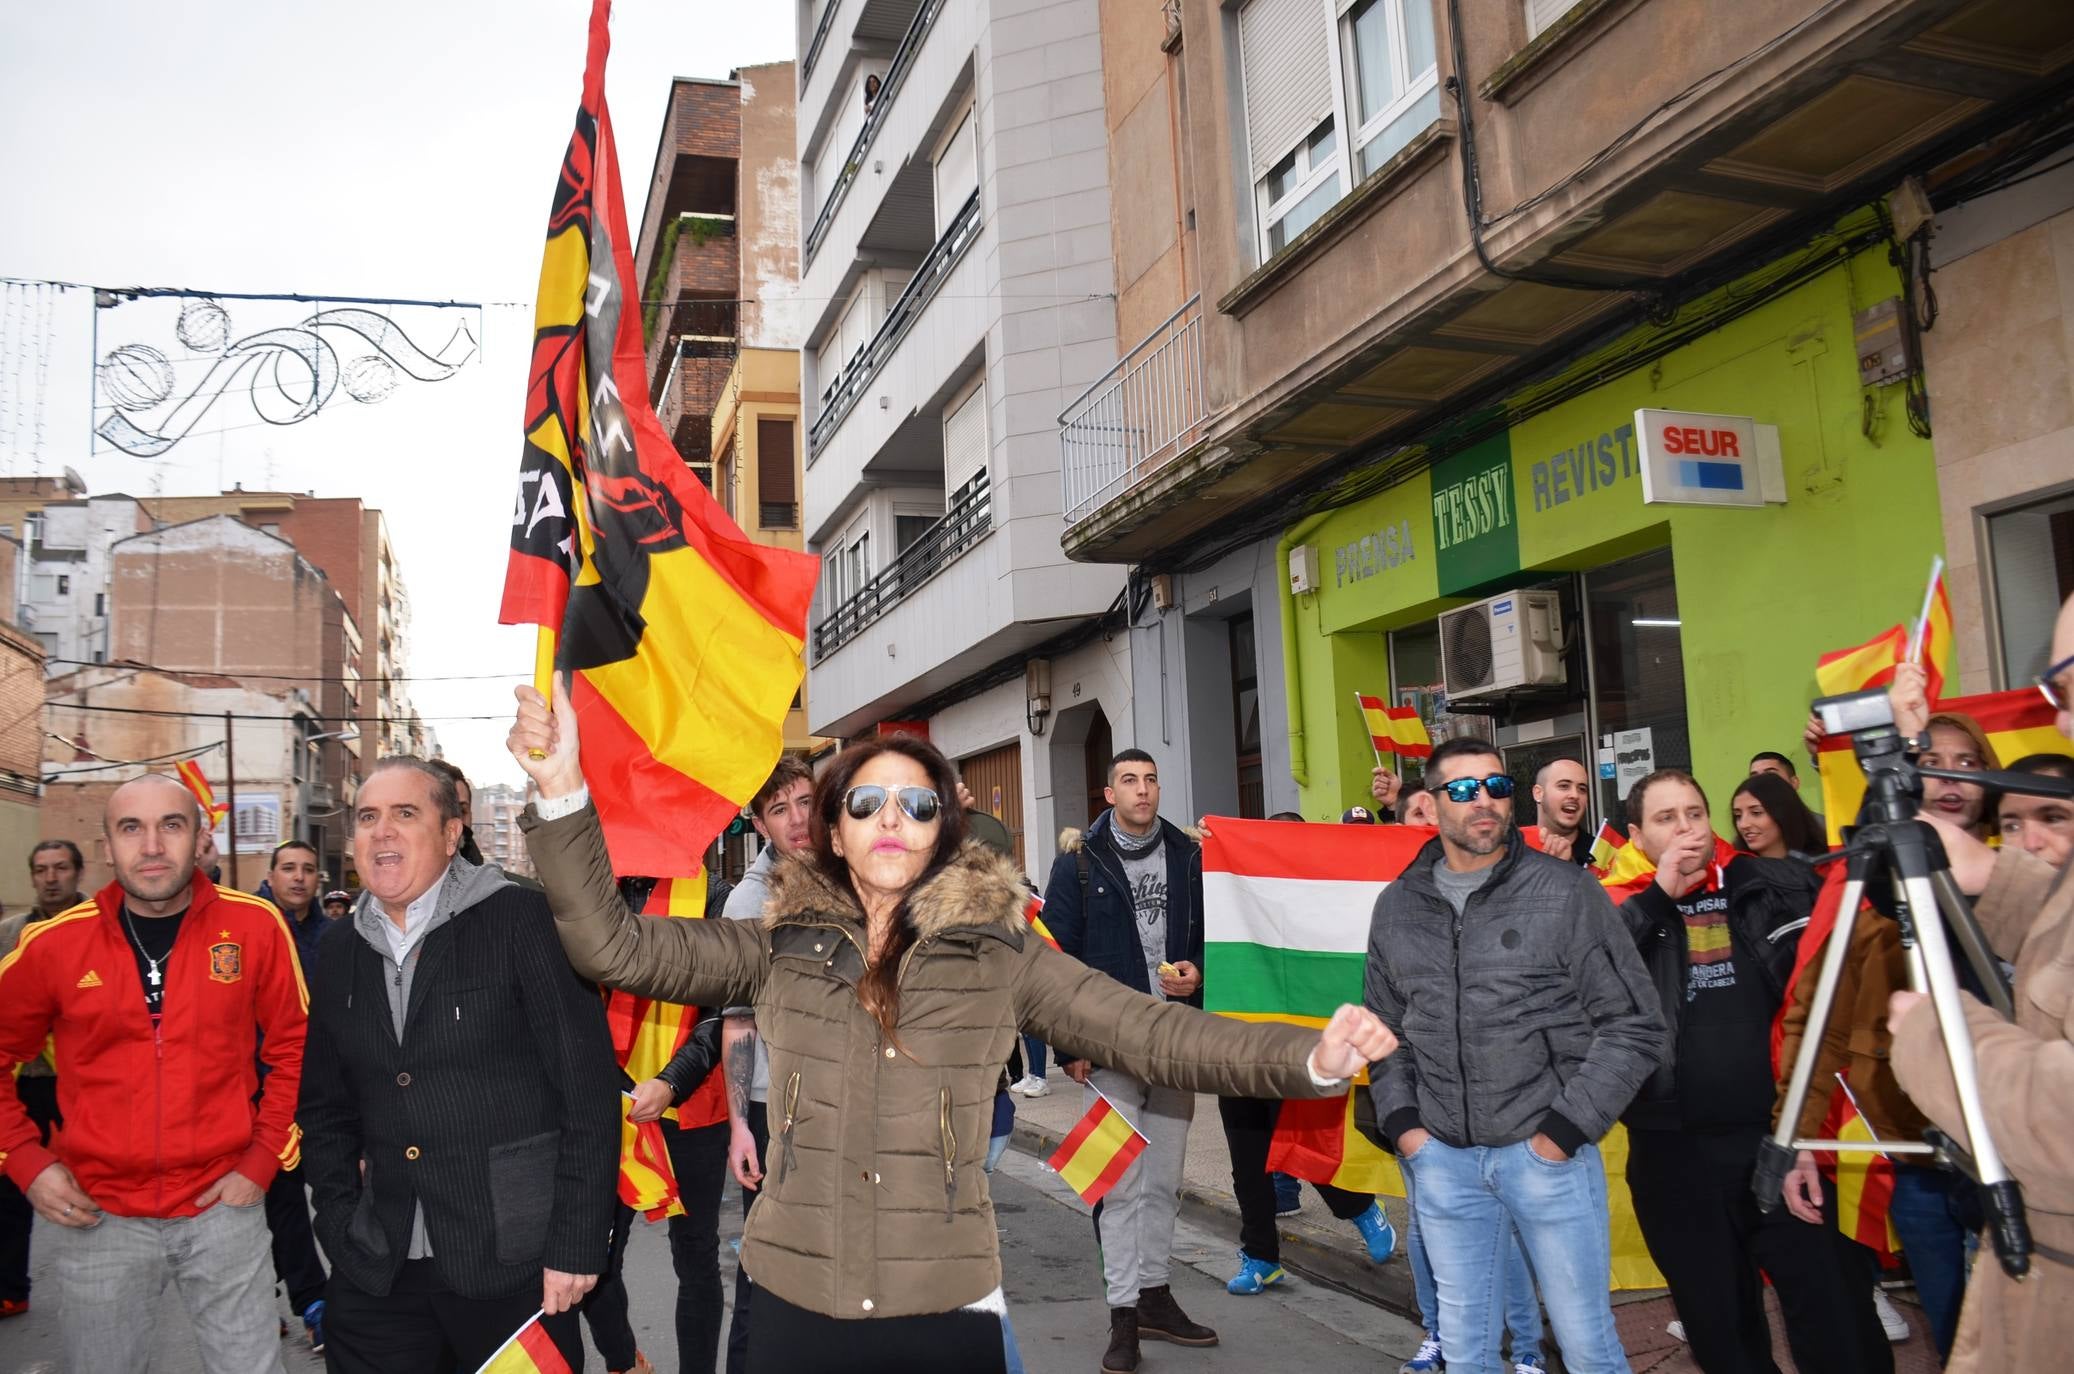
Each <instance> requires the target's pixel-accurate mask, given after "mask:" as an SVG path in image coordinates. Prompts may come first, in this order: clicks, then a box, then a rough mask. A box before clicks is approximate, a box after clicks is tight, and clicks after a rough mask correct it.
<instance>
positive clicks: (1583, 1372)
mask: <svg viewBox="0 0 2074 1374" xmlns="http://www.w3.org/2000/svg"><path fill="white" fill-rule="evenodd" d="M1405 1170H1406V1172H1407V1173H1409V1174H1411V1175H1414V1176H1415V1177H1416V1178H1417V1180H1418V1181H1417V1183H1416V1185H1415V1187H1416V1188H1417V1190H1418V1200H1417V1202H1416V1204H1415V1207H1416V1210H1417V1214H1418V1225H1419V1229H1420V1230H1421V1231H1422V1232H1423V1233H1424V1235H1425V1240H1426V1254H1427V1258H1428V1259H1429V1260H1430V1261H1431V1262H1432V1265H1433V1281H1434V1286H1435V1296H1436V1300H1437V1304H1438V1308H1439V1313H1438V1315H1439V1318H1440V1330H1439V1332H1438V1333H1437V1334H1438V1335H1439V1337H1440V1343H1441V1345H1442V1346H1443V1347H1445V1349H1446V1350H1447V1366H1448V1369H1449V1371H1450V1372H1451V1374H1505V1363H1504V1360H1503V1358H1502V1357H1501V1356H1500V1354H1499V1341H1500V1338H1501V1335H1502V1329H1503V1314H1502V1311H1501V1307H1502V1302H1503V1298H1504V1296H1505V1295H1504V1293H1503V1292H1502V1291H1501V1286H1502V1285H1504V1284H1505V1283H1506V1278H1505V1271H1506V1257H1505V1251H1506V1249H1507V1248H1508V1247H1510V1246H1512V1245H1513V1244H1514V1235H1515V1233H1516V1234H1517V1237H1518V1240H1517V1244H1518V1246H1519V1247H1520V1248H1521V1249H1523V1250H1525V1251H1526V1256H1527V1262H1528V1263H1529V1264H1530V1265H1531V1266H1532V1267H1533V1272H1534V1278H1535V1280H1536V1281H1537V1282H1538V1283H1539V1284H1540V1286H1541V1299H1542V1301H1543V1302H1545V1303H1546V1304H1547V1305H1548V1319H1549V1322H1550V1323H1551V1324H1552V1325H1553V1326H1554V1327H1555V1337H1556V1342H1557V1344H1559V1345H1560V1346H1562V1349H1563V1364H1564V1367H1565V1368H1567V1369H1570V1370H1572V1371H1573V1372H1574V1374H1629V1371H1628V1362H1627V1355H1626V1353H1625V1352H1624V1351H1623V1350H1622V1349H1621V1346H1620V1335H1619V1333H1618V1332H1617V1331H1615V1329H1614V1326H1613V1303H1612V1301H1611V1299H1610V1297H1609V1292H1610V1289H1611V1287H1612V1282H1613V1242H1612V1238H1611V1235H1610V1233H1609V1232H1608V1230H1607V1216H1606V1171H1605V1169H1604V1168H1603V1167H1601V1165H1600V1163H1599V1151H1598V1147H1597V1146H1594V1145H1586V1146H1585V1147H1584V1148H1583V1149H1581V1150H1579V1151H1578V1152H1577V1154H1576V1155H1575V1156H1574V1157H1572V1158H1570V1159H1568V1160H1565V1161H1563V1162H1562V1163H1560V1164H1554V1163H1551V1162H1549V1161H1548V1160H1545V1159H1543V1158H1541V1157H1540V1156H1539V1155H1537V1154H1535V1153H1534V1152H1533V1151H1532V1150H1531V1149H1529V1148H1528V1144H1527V1142H1526V1141H1524V1140H1522V1141H1520V1142H1518V1143H1517V1144H1513V1145H1493V1146H1485V1145H1476V1146H1470V1147H1469V1148H1467V1149H1457V1148H1455V1147H1454V1146H1452V1145H1448V1144H1445V1143H1444V1142H1442V1141H1439V1140H1432V1139H1429V1140H1428V1141H1427V1142H1426V1143H1425V1144H1424V1145H1421V1146H1420V1147H1419V1148H1418V1149H1417V1150H1416V1151H1414V1152H1413V1154H1412V1156H1411V1158H1410V1159H1408V1160H1406V1161H1405Z"/></svg>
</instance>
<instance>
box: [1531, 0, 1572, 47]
mask: <svg viewBox="0 0 2074 1374" xmlns="http://www.w3.org/2000/svg"><path fill="white" fill-rule="evenodd" d="M1576 4H1577V0H1527V37H1529V38H1533V37H1536V36H1537V35H1539V34H1540V33H1541V31H1542V30H1544V29H1546V28H1547V27H1548V26H1549V25H1551V24H1553V23H1555V21H1556V20H1558V19H1561V18H1562V17H1563V16H1564V15H1566V14H1568V13H1569V12H1570V10H1571V8H1572V7H1573V6H1575V5H1576Z"/></svg>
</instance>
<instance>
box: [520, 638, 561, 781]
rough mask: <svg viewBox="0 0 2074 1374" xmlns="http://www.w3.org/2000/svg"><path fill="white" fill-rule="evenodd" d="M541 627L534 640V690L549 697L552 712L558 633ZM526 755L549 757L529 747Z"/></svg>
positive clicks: (545, 753) (538, 757) (543, 752)
mask: <svg viewBox="0 0 2074 1374" xmlns="http://www.w3.org/2000/svg"><path fill="white" fill-rule="evenodd" d="M539 628H540V633H539V634H538V636H536V637H535V638H534V640H533V690H534V691H536V692H538V693H540V695H541V696H543V697H545V698H546V699H547V709H548V711H549V712H550V713H552V712H553V711H554V699H555V639H556V635H555V632H554V631H553V630H550V629H548V628H547V626H545V625H542V626H540V627H539ZM526 755H527V757H529V758H536V759H544V758H546V757H547V751H546V750H545V749H528V750H527V751H526Z"/></svg>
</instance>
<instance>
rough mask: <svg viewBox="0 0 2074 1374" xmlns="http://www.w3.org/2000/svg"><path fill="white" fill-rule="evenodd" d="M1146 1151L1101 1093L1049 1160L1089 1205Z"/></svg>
mask: <svg viewBox="0 0 2074 1374" xmlns="http://www.w3.org/2000/svg"><path fill="white" fill-rule="evenodd" d="M1144 1149H1145V1137H1144V1136H1142V1135H1139V1134H1138V1131H1137V1128H1136V1127H1134V1126H1132V1125H1131V1123H1130V1122H1128V1121H1126V1120H1124V1117H1123V1113H1122V1112H1119V1111H1118V1110H1116V1108H1115V1107H1113V1106H1111V1105H1110V1104H1109V1099H1108V1098H1106V1097H1104V1096H1102V1094H1101V1090H1100V1089H1097V1090H1096V1092H1095V1105H1094V1106H1092V1107H1090V1108H1088V1109H1087V1115H1086V1116H1083V1117H1081V1118H1080V1121H1079V1123H1078V1124H1076V1125H1075V1126H1074V1127H1073V1129H1072V1131H1071V1132H1069V1133H1068V1134H1067V1136H1066V1139H1065V1140H1064V1141H1063V1142H1062V1143H1061V1144H1060V1145H1059V1148H1058V1150H1057V1152H1056V1153H1054V1154H1053V1155H1052V1157H1051V1159H1050V1161H1049V1163H1050V1164H1051V1167H1052V1168H1053V1169H1054V1170H1056V1171H1057V1173H1058V1176H1059V1177H1060V1178H1062V1179H1064V1180H1065V1181H1066V1186H1067V1187H1069V1188H1071V1189H1072V1190H1073V1191H1074V1192H1076V1193H1078V1194H1080V1196H1081V1199H1082V1200H1083V1201H1085V1202H1088V1203H1090V1204H1092V1203H1096V1202H1100V1201H1101V1200H1102V1195H1103V1194H1104V1193H1107V1192H1108V1191H1109V1190H1110V1189H1111V1188H1114V1187H1115V1186H1116V1181H1117V1180H1118V1179H1120V1178H1122V1177H1123V1175H1124V1171H1125V1170H1126V1169H1128V1168H1130V1167H1131V1161H1132V1160H1134V1159H1136V1158H1137V1157H1138V1156H1139V1155H1140V1154H1142V1153H1143V1152H1144Z"/></svg>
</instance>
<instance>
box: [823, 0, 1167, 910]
mask: <svg viewBox="0 0 2074 1374" xmlns="http://www.w3.org/2000/svg"><path fill="white" fill-rule="evenodd" d="M799 16H800V26H801V27H800V51H801V52H802V53H804V54H805V57H804V58H803V59H802V60H801V62H800V64H799V71H800V94H799V106H798V139H799V161H800V187H801V199H802V212H801V223H802V224H803V225H804V226H806V229H805V233H804V235H803V238H802V243H801V254H800V259H801V289H800V293H799V295H800V299H801V302H802V305H803V308H804V310H805V312H806V316H807V326H806V331H805V332H806V339H807V347H806V351H805V354H804V357H803V360H802V361H803V365H802V374H803V376H802V387H801V390H802V393H803V396H804V398H805V407H806V423H807V443H806V464H807V467H806V480H805V484H804V486H805V491H804V512H803V516H804V527H805V531H806V535H807V542H808V547H809V548H810V549H811V550H812V551H813V552H815V553H816V554H818V555H819V556H820V557H821V560H822V578H821V591H820V595H819V597H818V599H817V602H816V606H815V610H814V616H813V626H812V629H811V632H810V633H809V636H808V648H807V656H808V663H809V679H808V680H809V683H810V690H809V692H808V694H807V700H808V703H809V713H810V717H811V719H810V721H809V728H810V729H811V730H812V731H813V733H815V734H817V735H827V736H840V737H846V738H854V737H857V736H861V735H867V734H870V733H873V732H875V731H879V730H883V729H889V728H890V729H911V730H926V732H927V733H928V735H929V737H930V739H931V740H932V741H933V742H934V743H935V744H936V745H937V746H938V747H939V748H941V749H942V750H943V751H944V752H945V753H946V754H947V755H949V756H950V757H951V758H952V759H954V760H957V761H958V762H959V764H960V767H961V771H962V772H963V774H964V775H965V780H966V783H967V785H968V786H970V787H971V788H972V790H973V792H974V793H975V794H976V795H977V797H978V799H979V803H980V805H981V807H982V808H983V809H986V810H988V811H991V812H993V813H994V814H996V815H998V816H1000V817H1001V818H1002V820H1003V821H1004V822H1006V823H1007V824H1008V826H1009V829H1010V830H1011V832H1013V833H1015V834H1016V835H1017V838H1018V843H1019V846H1020V848H1021V850H1022V854H1021V858H1022V860H1023V862H1024V863H1025V865H1026V866H1027V867H1028V868H1029V870H1030V871H1031V872H1032V873H1033V874H1039V875H1041V873H1042V872H1043V870H1044V868H1045V866H1046V865H1047V864H1048V863H1049V860H1050V858H1051V856H1052V854H1053V852H1054V849H1055V844H1056V836H1057V832H1058V829H1059V828H1060V827H1061V826H1063V825H1081V824H1085V823H1086V822H1087V821H1088V820H1089V819H1090V817H1091V810H1092V809H1094V808H1098V807H1099V806H1100V783H1101V777H1100V772H1101V765H1103V764H1106V754H1107V753H1108V752H1109V751H1110V750H1112V749H1115V748H1122V747H1125V746H1127V745H1129V744H1130V743H1131V742H1132V741H1133V739H1134V738H1135V735H1134V731H1133V726H1132V721H1131V716H1130V700H1131V693H1130V656H1129V652H1128V646H1127V638H1128V636H1127V635H1126V634H1125V633H1123V628H1122V627H1123V624H1124V619H1125V608H1124V605H1123V602H1124V598H1123V591H1124V586H1125V571H1124V569H1122V568H1120V567H1115V566H1102V565H1096V564H1085V563H1075V562H1073V561H1071V560H1069V559H1067V558H1066V556H1065V555H1064V553H1063V552H1062V551H1061V550H1060V547H1059V536H1060V533H1061V531H1062V529H1063V528H1064V526H1063V523H1062V520H1061V515H1060V499H1059V477H1058V472H1059V443H1058V437H1057V435H1058V425H1057V417H1058V415H1059V413H1060V411H1061V410H1063V409H1064V408H1065V407H1066V406H1067V404H1068V403H1070V402H1071V401H1072V400H1073V399H1074V397H1075V396H1077V395H1078V394H1079V393H1080V392H1081V391H1082V390H1083V389H1084V388H1085V387H1086V386H1087V385H1088V384H1089V383H1091V382H1093V381H1094V380H1095V379H1097V378H1098V377H1100V376H1101V375H1102V374H1103V373H1104V372H1105V371H1106V370H1107V369H1108V368H1109V366H1110V365H1111V364H1112V363H1113V362H1114V361H1115V357H1116V313H1115V298H1114V273H1113V268H1112V265H1111V254H1110V235H1109V220H1110V215H1111V213H1112V196H1111V188H1110V184H1109V158H1108V147H1107V134H1106V131H1105V128H1104V123H1103V115H1102V73H1101V39H1100V35H1099V24H1098V12H1097V5H1096V0H1061V2H1058V3H1049V4H1030V3H1028V2H1027V0H1021V2H1020V3H1018V0H804V3H802V4H801V5H800V9H799ZM868 88H869V91H870V98H869V99H868V100H867V89H868ZM1097 758H1099V762H1097V763H1093V764H1091V763H1090V760H1094V759H1097ZM1091 773H1092V776H1091Z"/></svg>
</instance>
